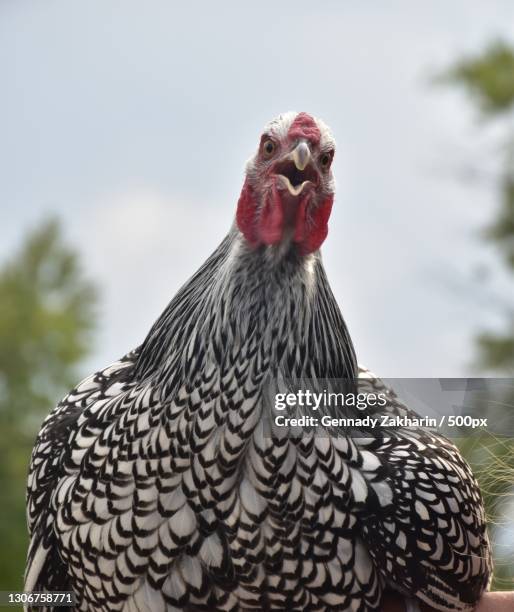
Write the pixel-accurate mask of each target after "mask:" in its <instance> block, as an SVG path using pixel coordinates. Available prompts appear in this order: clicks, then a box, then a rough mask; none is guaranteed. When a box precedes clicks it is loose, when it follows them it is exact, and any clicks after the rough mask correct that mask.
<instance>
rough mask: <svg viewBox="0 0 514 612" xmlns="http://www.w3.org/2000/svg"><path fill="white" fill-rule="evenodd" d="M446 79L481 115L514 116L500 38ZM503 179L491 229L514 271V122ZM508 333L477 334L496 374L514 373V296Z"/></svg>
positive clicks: (512, 62)
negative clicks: (460, 89) (457, 87)
mask: <svg viewBox="0 0 514 612" xmlns="http://www.w3.org/2000/svg"><path fill="white" fill-rule="evenodd" d="M444 80H445V81H447V82H449V83H451V84H456V85H458V86H461V87H464V88H465V90H466V91H467V92H468V93H469V94H470V97H471V100H472V101H473V103H474V104H475V106H476V107H477V108H478V110H479V112H480V113H481V115H482V116H483V117H484V118H486V119H489V120H495V119H499V118H505V117H506V116H508V117H509V118H511V119H512V118H513V115H514V47H513V46H509V45H508V44H506V43H505V42H495V43H493V44H492V45H490V46H489V47H488V48H487V49H486V50H485V51H484V52H483V53H481V54H479V55H478V56H476V57H469V58H464V59H463V60H461V61H459V62H457V63H456V64H455V65H454V66H453V67H452V68H451V69H450V70H449V71H448V72H447V73H446V74H445V75H444ZM506 132H507V133H506V135H505V136H506V140H505V143H504V144H505V146H504V156H503V160H502V168H501V173H500V178H499V184H498V189H499V192H500V206H499V210H498V212H497V214H496V218H495V220H494V221H493V222H492V223H491V225H490V226H489V227H488V228H487V230H486V237H487V239H488V240H491V241H493V242H494V243H495V244H496V245H497V246H498V248H499V250H500V251H501V253H502V254H503V256H504V258H505V262H506V264H507V266H508V267H509V269H510V270H511V271H512V273H513V274H514V121H511V122H510V123H509V124H508V127H507V128H506ZM507 319H508V320H507V321H506V326H505V327H506V329H505V331H504V332H503V333H499V334H498V333H494V332H488V331H484V332H482V333H481V334H480V336H479V337H478V347H479V353H480V355H479V356H480V361H481V365H482V366H483V367H484V368H486V369H490V370H494V371H496V372H500V371H501V372H505V373H507V374H512V373H513V372H514V300H513V302H512V308H511V311H510V312H509V313H508V315H507Z"/></svg>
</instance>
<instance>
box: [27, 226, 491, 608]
mask: <svg viewBox="0 0 514 612" xmlns="http://www.w3.org/2000/svg"><path fill="white" fill-rule="evenodd" d="M277 253H280V256H278V255H277ZM357 375H358V376H359V380H360V388H361V389H360V390H363V391H365V390H366V389H371V390H374V391H375V392H376V391H377V390H378V391H381V392H383V393H385V394H386V395H387V398H388V403H387V405H386V406H385V407H383V408H377V407H370V408H369V409H368V411H369V412H370V413H379V411H380V412H381V413H389V414H391V415H408V414H412V413H411V412H410V411H409V410H408V409H407V408H406V407H405V406H403V405H402V404H401V403H400V402H399V401H398V399H397V398H396V396H395V395H394V393H393V392H392V391H391V390H390V389H388V388H386V387H384V385H383V384H382V382H381V381H380V380H379V379H377V378H375V377H374V376H373V375H372V374H370V373H369V372H368V371H366V370H364V369H362V368H361V369H358V368H357V365H356V360H355V354H354V350H353V346H352V342H351V340H350V337H349V334H348V332H347V329H346V326H345V323H344V321H343V318H342V316H341V314H340V311H339V308H338V306H337V303H336V301H335V299H334V297H333V295H332V292H331V290H330V287H329V284H328V282H327V279H326V276H325V272H324V269H323V265H322V261H321V257H320V255H319V252H315V253H311V254H309V255H307V256H303V255H300V254H298V252H297V251H296V250H295V249H294V248H291V249H289V250H286V251H284V250H283V249H280V247H268V246H261V247H258V248H257V249H255V248H250V247H249V246H248V244H247V243H246V241H245V239H244V237H243V236H242V235H241V232H240V231H239V230H238V228H237V226H235V225H234V227H233V228H232V230H231V231H230V233H229V235H228V236H227V238H226V239H225V240H224V241H223V242H222V244H221V245H220V247H219V248H218V249H217V250H216V251H215V253H214V254H213V255H212V256H211V257H210V258H209V259H208V260H207V261H206V263H205V264H204V265H203V266H202V268H201V269H200V270H199V271H198V272H197V273H196V274H195V275H194V276H193V277H192V278H191V280H190V281H188V283H186V285H185V286H184V287H183V288H182V289H181V290H180V291H179V292H178V294H177V295H176V296H175V298H174V299H173V300H172V301H171V303H170V304H169V305H168V307H167V308H166V310H165V311H164V313H163V314H162V316H161V317H160V318H159V320H158V321H157V322H156V324H155V325H154V327H153V328H152V330H151V331H150V333H149V335H148V337H147V338H146V340H145V342H144V343H143V344H142V345H141V346H140V347H139V348H138V349H136V350H135V351H132V352H131V353H128V354H127V355H126V356H125V357H124V358H123V359H121V360H120V361H119V362H117V363H115V364H113V365H111V366H109V367H108V368H106V369H105V370H103V371H101V372H98V373H96V374H95V375H93V376H91V377H90V378H88V379H86V380H84V381H83V382H82V383H80V384H79V385H78V386H77V387H76V388H75V389H73V390H72V391H71V392H70V393H69V394H68V395H67V396H66V397H65V398H64V399H63V400H62V402H61V403H60V404H59V405H58V406H57V407H56V408H55V410H54V411H53V412H52V413H51V414H50V415H49V416H48V417H47V419H46V420H45V422H44V424H43V427H42V429H41V432H40V433H39V436H38V439H37V441H36V445H35V447H34V451H33V454H32V459H31V465H30V473H29V482H28V494H27V508H28V525H29V531H30V536H31V542H30V549H29V553H28V562H27V572H26V590H49V591H56V590H67V589H69V590H73V591H74V592H75V593H76V597H77V610H83V611H93V610H94V611H96V612H98V611H105V612H110V611H121V610H126V611H134V612H135V611H150V610H151V611H152V612H158V611H161V610H162V611H164V610H166V611H178V610H191V611H193V610H211V611H213V610H220V611H221V610H231V611H237V610H309V611H311V610H312V611H318V610H319V611H335V610H338V611H342V610H353V611H370V610H378V609H380V599H381V596H382V594H383V592H384V590H385V589H388V588H392V589H395V590H398V591H400V592H401V593H403V594H404V595H405V596H406V597H411V598H416V599H418V600H419V601H422V602H425V603H427V604H428V605H430V606H432V607H434V608H436V609H438V610H447V611H450V610H471V609H472V608H473V606H474V604H475V602H476V601H477V599H478V597H479V596H480V594H481V592H482V591H483V590H484V589H485V588H486V586H487V584H488V580H489V575H490V570H491V561H490V550H489V543H488V539H487V534H486V527H485V517H484V512H483V507H482V502H481V497H480V492H479V489H478V486H477V484H476V482H475V480H474V478H473V475H472V473H471V471H470V469H469V467H468V466H467V464H466V463H465V461H464V460H463V459H462V457H461V456H460V454H459V452H458V450H457V449H456V448H455V447H454V446H453V445H452V444H451V443H450V442H449V441H448V440H446V439H444V438H443V437H441V436H438V435H436V434H434V433H431V432H427V431H424V430H422V429H409V430H399V429H396V430H391V431H387V432H384V431H382V432H378V431H375V430H374V431H373V432H369V436H368V435H366V436H349V435H348V436H339V437H337V436H329V435H324V436H323V435H319V433H318V435H314V434H312V433H311V434H309V433H305V434H304V435H302V436H299V437H292V436H289V435H288V433H287V431H285V430H284V429H283V428H276V427H273V425H272V419H270V418H269V417H270V413H269V411H270V407H269V405H268V403H267V402H266V401H265V394H266V389H267V385H268V383H269V381H270V380H275V379H277V378H279V377H283V378H288V377H290V378H304V379H305V378H309V379H317V378H324V379H328V378H333V379H336V378H342V379H352V378H354V377H356V376H357Z"/></svg>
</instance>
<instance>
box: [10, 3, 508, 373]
mask: <svg viewBox="0 0 514 612" xmlns="http://www.w3.org/2000/svg"><path fill="white" fill-rule="evenodd" d="M497 37H502V38H507V39H510V40H513V39H514V3H513V2H512V1H511V0H504V1H501V0H495V1H490V2H479V1H474V2H470V1H469V0H461V1H458V0H457V1H453V2H447V1H444V0H440V1H432V2H430V3H423V4H422V3H414V2H409V1H392V2H382V3H378V2H349V1H340V0H338V1H336V0H333V1H330V0H324V1H322V2H314V1H312V0H311V1H309V2H307V1H303V0H295V1H294V2H291V1H281V2H276V1H275V2H262V1H261V2H259V3H249V2H241V1H240V0H239V1H237V2H236V1H234V2H207V1H205V2H189V3H185V2H184V3H180V4H179V3H178V2H171V1H162V2H157V1H150V2H144V3H143V2H131V1H127V0H124V1H114V0H111V1H109V2H105V0H96V1H95V0H88V1H85V0H84V1H76V2H69V1H67V0H58V1H50V0H47V1H46V2H36V1H28V0H16V1H15V0H3V2H1V4H0V86H1V95H0V121H1V129H0V175H1V176H0V207H1V208H0V227H1V234H0V237H1V240H0V263H1V262H2V261H3V260H5V258H6V257H8V256H9V255H10V254H11V253H12V252H13V251H14V249H15V248H16V245H17V244H19V242H20V240H21V238H22V236H23V234H24V233H25V232H26V231H27V229H28V228H31V227H35V226H36V225H37V224H38V223H39V222H41V220H42V219H44V218H45V216H46V215H47V214H49V213H51V212H54V213H58V214H59V216H61V217H62V219H63V220H64V224H65V225H64V227H65V231H66V236H67V238H68V240H69V241H71V242H72V243H73V244H75V245H76V247H77V249H78V250H79V251H80V252H81V254H82V255H83V258H84V264H85V267H86V271H87V273H88V275H89V276H90V277H92V278H95V279H96V280H97V281H98V282H99V283H100V285H101V289H102V302H101V327H100V331H99V333H98V335H97V338H96V347H95V351H94V354H93V356H92V357H91V359H90V360H89V364H88V367H91V368H92V369H96V368H100V367H102V366H103V365H105V364H106V363H108V362H110V361H112V360H114V359H116V358H118V357H119V356H121V355H122V354H124V353H125V352H126V351H127V350H129V349H131V348H133V347H134V346H136V345H137V344H139V343H140V342H141V341H142V340H143V338H144V336H145V334H146V332H147V331H148V329H149V328H150V326H151V324H152V322H153V321H154V319H155V318H156V317H157V316H158V315H159V313H160V312H161V311H162V309H163V308H164V307H165V306H166V304H167V302H168V301H169V299H170V298H171V297H172V296H173V294H174V293H175V291H176V290H177V288H178V287H179V286H180V285H181V284H182V283H183V282H184V281H185V280H186V279H187V278H188V277H189V276H190V275H191V274H192V273H193V272H194V271H195V270H196V269H197V267H198V266H199V265H200V264H201V263H202V262H203V260H204V259H205V258H206V257H207V256H208V255H209V253H210V252H211V251H212V250H213V249H214V248H215V247H216V246H217V244H218V243H219V242H220V241H221V239H222V238H223V236H224V234H225V233H226V231H227V230H228V228H229V226H230V224H231V222H232V218H233V214H234V211H235V206H236V202H237V197H238V194H239V190H240V188H241V184H242V177H243V168H244V163H245V161H246V159H247V158H248V157H249V156H250V155H251V154H252V152H253V150H254V149H255V147H256V145H257V143H258V139H259V135H260V132H261V129H262V127H263V125H264V124H265V123H266V122H267V121H268V120H269V119H271V118H272V117H274V116H275V115H277V114H278V113H280V112H283V111H287V110H299V111H300V110H303V111H307V112H310V113H311V114H314V115H318V116H320V117H322V118H323V119H324V120H325V121H326V122H327V123H328V124H329V125H330V126H331V127H332V130H333V132H334V135H335V137H336V140H337V143H338V152H337V156H336V162H335V174H336V178H337V183H338V191H337V198H336V203H335V206H334V211H333V215H332V219H331V223H330V233H329V236H328V239H327V241H326V243H325V245H324V248H323V253H324V259H325V263H326V267H327V269H328V274H329V278H330V280H331V283H332V287H333V289H334V292H335V294H336V296H337V298H338V301H339V303H340V306H341V309H342V311H343V314H344V316H345V318H346V319H347V322H348V324H349V327H350V331H351V333H352V336H353V339H354V342H355V345H356V348H357V353H358V356H359V360H360V361H361V362H363V363H365V364H366V365H367V366H368V367H370V368H371V369H373V370H374V371H376V372H377V373H379V374H381V375H385V376H390V377H392V376H397V377H405V376H436V375H438V376H458V375H466V374H470V373H471V372H472V370H471V367H470V364H471V363H472V361H473V334H474V333H475V332H476V331H477V330H478V329H480V328H483V327H486V326H488V325H495V324H498V321H499V320H500V319H499V318H498V314H497V310H496V305H495V300H494V298H491V295H493V296H494V294H495V291H499V293H500V294H501V287H502V286H503V281H502V279H501V277H498V278H497V276H498V272H497V269H498V268H499V263H498V261H499V260H498V259H496V258H495V256H494V252H493V251H492V250H491V249H487V248H486V247H484V246H483V245H482V243H481V241H480V239H479V238H478V232H479V230H480V228H481V227H483V225H484V224H485V223H486V222H487V220H489V219H490V218H491V215H492V214H493V211H494V210H495V206H496V205H497V203H496V199H495V193H494V191H492V189H491V188H490V187H489V186H488V185H487V184H481V183H470V182H469V181H462V180H459V178H458V174H459V172H460V171H461V170H462V168H463V167H466V165H468V164H470V163H474V164H476V163H478V164H479V165H481V164H489V165H491V166H492V167H494V163H495V161H494V160H495V155H496V153H495V151H496V149H495V145H494V139H493V138H491V137H490V136H486V135H485V134H486V132H488V130H486V131H484V128H483V127H481V126H480V123H479V122H478V121H477V117H476V116H475V115H474V113H473V112H471V109H470V108H469V106H468V104H467V101H466V98H465V97H464V95H462V94H459V92H455V91H450V90H446V89H444V88H441V87H435V86H434V85H433V84H432V83H431V79H432V77H433V75H434V74H437V73H438V72H439V71H441V70H442V69H444V68H445V67H447V66H448V65H449V64H450V63H451V62H452V61H453V60H455V59H456V58H457V57H459V56H460V55H462V54H464V53H469V52H477V51H479V50H481V49H482V48H483V46H484V45H485V44H486V43H487V42H489V41H491V40H492V39H494V38H497ZM491 160H492V161H491ZM484 267H487V268H490V269H491V270H492V271H493V273H494V274H493V277H492V280H491V281H489V282H488V283H486V284H484V280H483V279H482V277H481V276H480V275H477V270H479V271H480V270H481V269H483V268H484Z"/></svg>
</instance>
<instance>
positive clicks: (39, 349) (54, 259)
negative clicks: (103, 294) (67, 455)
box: [0, 219, 97, 590]
mask: <svg viewBox="0 0 514 612" xmlns="http://www.w3.org/2000/svg"><path fill="white" fill-rule="evenodd" d="M96 301H97V296H96V290H95V288H94V287H93V285H92V284H91V283H90V282H87V281H86V280H84V278H83V274H82V271H81V268H80V265H79V261H78V257H77V255H76V253H75V252H74V251H73V250H72V249H70V248H69V247H67V246H66V245H65V244H64V242H63V239H62V236H61V229H60V226H59V223H58V222H57V221H56V220H55V219H51V220H49V221H47V222H45V223H43V224H41V226H40V227H39V228H37V229H36V230H35V231H33V232H32V233H31V234H30V235H29V236H28V237H27V238H26V240H25V242H24V244H23V245H22V247H21V249H20V251H19V252H18V253H17V254H16V255H15V256H14V257H13V258H12V259H11V260H10V261H8V262H7V263H6V264H5V265H4V267H3V268H2V269H1V270H0V491H1V495H2V501H1V503H2V513H1V518H0V542H1V543H2V552H1V553H0V590H13V589H21V587H22V577H23V569H24V563H25V554H26V548H27V534H26V524H25V485H26V479H27V468H28V462H29V457H30V452H31V449H32V445H33V443H34V437H35V434H36V433H37V430H38V428H39V426H40V424H41V421H42V419H43V418H44V416H46V414H48V412H49V411H50V410H51V408H52V407H53V406H54V404H55V402H56V400H57V399H58V398H59V397H60V396H62V395H63V394H64V392H65V391H67V390H68V388H69V387H70V386H72V384H73V383H74V382H76V380H77V377H78V372H77V366H78V364H79V363H80V361H81V360H82V359H83V358H84V357H85V356H86V355H87V354H88V352H89V349H90V346H91V340H92V338H91V335H92V331H93V327H94V324H95V319H96V316H95V304H96Z"/></svg>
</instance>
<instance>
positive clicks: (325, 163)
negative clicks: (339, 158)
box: [319, 153, 332, 169]
mask: <svg viewBox="0 0 514 612" xmlns="http://www.w3.org/2000/svg"><path fill="white" fill-rule="evenodd" d="M331 161H332V154H331V153H323V155H322V156H321V157H320V158H319V163H320V164H321V167H322V168H324V169H326V168H328V167H329V166H330V162H331Z"/></svg>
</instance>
